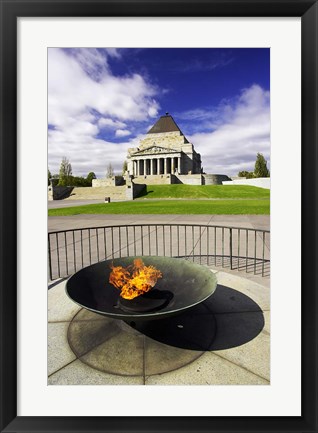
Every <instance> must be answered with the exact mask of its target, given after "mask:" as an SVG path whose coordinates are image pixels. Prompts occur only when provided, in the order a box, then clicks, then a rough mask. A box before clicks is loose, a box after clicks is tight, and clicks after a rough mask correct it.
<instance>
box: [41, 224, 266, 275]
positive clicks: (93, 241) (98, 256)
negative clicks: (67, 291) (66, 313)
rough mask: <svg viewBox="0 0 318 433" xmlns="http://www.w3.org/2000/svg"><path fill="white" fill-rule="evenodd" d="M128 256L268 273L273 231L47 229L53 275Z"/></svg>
mask: <svg viewBox="0 0 318 433" xmlns="http://www.w3.org/2000/svg"><path fill="white" fill-rule="evenodd" d="M129 256H168V257H178V258H184V259H187V260H192V261H194V262H196V263H199V264H202V265H206V266H214V267H216V268H218V267H221V268H229V269H232V270H240V271H245V272H250V273H253V274H255V275H261V276H263V277H268V276H269V274H270V232H269V231H268V230H258V229H250V228H241V227H226V226H211V225H199V224H197V225H193V224H135V225H118V226H106V227H93V228H82V229H73V230H64V231H56V232H50V233H49V234H48V262H49V278H50V280H55V279H57V278H63V277H67V276H69V275H72V274H73V273H75V272H77V271H78V270H79V269H81V268H83V267H85V266H89V265H91V264H93V263H97V262H100V261H102V260H106V259H112V258H119V257H129Z"/></svg>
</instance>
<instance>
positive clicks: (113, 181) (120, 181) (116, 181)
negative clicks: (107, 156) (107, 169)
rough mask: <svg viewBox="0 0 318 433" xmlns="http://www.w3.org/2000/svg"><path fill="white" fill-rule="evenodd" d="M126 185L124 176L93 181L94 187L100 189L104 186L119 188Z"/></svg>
mask: <svg viewBox="0 0 318 433" xmlns="http://www.w3.org/2000/svg"><path fill="white" fill-rule="evenodd" d="M124 183H125V179H124V177H123V176H113V177H109V178H103V179H93V180H92V187H94V188H100V187H104V186H119V185H124Z"/></svg>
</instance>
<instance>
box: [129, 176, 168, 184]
mask: <svg viewBox="0 0 318 433" xmlns="http://www.w3.org/2000/svg"><path fill="white" fill-rule="evenodd" d="M173 177H174V176H173V175H171V174H159V175H153V176H151V175H147V176H138V177H135V178H134V183H135V184H143V185H170V184H172V183H176V182H173V180H172V178H173Z"/></svg>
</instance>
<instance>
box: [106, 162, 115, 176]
mask: <svg viewBox="0 0 318 433" xmlns="http://www.w3.org/2000/svg"><path fill="white" fill-rule="evenodd" d="M113 176H114V169H113V166H112V165H111V163H109V164H108V166H107V171H106V177H113Z"/></svg>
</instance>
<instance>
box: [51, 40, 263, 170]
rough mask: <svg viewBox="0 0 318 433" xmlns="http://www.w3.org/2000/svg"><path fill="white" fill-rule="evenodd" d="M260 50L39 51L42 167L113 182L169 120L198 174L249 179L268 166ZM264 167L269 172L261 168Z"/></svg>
mask: <svg viewBox="0 0 318 433" xmlns="http://www.w3.org/2000/svg"><path fill="white" fill-rule="evenodd" d="M269 57H270V52H269V49H264V48H260V49H255V48H250V49H238V48H228V49H222V48H220V49H215V48H213V49H212V48H211V49H200V48H193V49H189V48H187V49H174V48H160V49H116V48H108V49H101V48H97V49H96V48H69V49H59V48H50V49H49V50H48V123H49V125H48V166H49V169H50V171H51V173H52V174H54V173H58V171H59V165H60V162H61V160H62V158H63V157H64V156H65V157H67V158H68V159H69V161H70V163H71V165H72V169H73V175H75V176H86V175H87V174H88V173H89V172H90V171H94V172H95V173H96V175H97V177H104V176H105V173H106V169H107V165H108V164H109V163H111V164H112V165H113V167H114V170H115V172H116V173H117V174H121V171H122V165H123V161H124V160H125V158H126V155H127V150H128V148H130V147H136V146H138V143H139V140H140V139H141V138H142V137H143V135H144V134H145V133H146V132H147V131H148V130H149V129H150V127H151V126H152V125H153V124H154V123H155V122H156V121H157V119H158V118H159V117H160V116H161V115H163V114H165V113H166V112H169V113H170V114H171V115H172V116H173V118H174V119H175V121H176V122H177V124H178V125H179V127H180V129H181V130H182V132H183V133H184V134H185V136H186V137H187V138H188V140H189V141H190V142H191V143H193V145H194V147H195V149H196V150H197V152H199V153H201V159H202V165H203V169H204V171H205V172H206V173H214V174H227V175H237V173H238V172H239V171H241V170H249V171H252V170H253V168H254V162H255V158H256V154H257V152H261V153H263V155H264V156H265V158H266V159H267V161H268V163H270V161H269V156H270V93H269V91H270V59H269ZM268 165H269V164H268Z"/></svg>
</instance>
